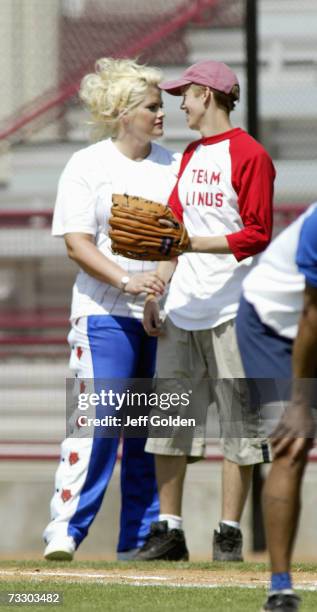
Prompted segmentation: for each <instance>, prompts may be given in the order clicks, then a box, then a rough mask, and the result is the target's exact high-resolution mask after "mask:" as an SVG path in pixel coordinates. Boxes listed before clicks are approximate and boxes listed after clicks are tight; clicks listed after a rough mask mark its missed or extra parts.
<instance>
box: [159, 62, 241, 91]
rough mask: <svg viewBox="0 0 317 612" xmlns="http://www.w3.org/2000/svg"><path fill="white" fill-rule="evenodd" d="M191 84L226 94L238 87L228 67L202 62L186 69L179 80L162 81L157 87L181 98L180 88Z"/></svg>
mask: <svg viewBox="0 0 317 612" xmlns="http://www.w3.org/2000/svg"><path fill="white" fill-rule="evenodd" d="M191 83H194V84H195V85H206V86H207V87H212V88H213V89H217V90H218V91H222V92H223V93H226V94H228V93H230V92H231V90H232V87H233V86H234V85H239V81H238V78H237V76H236V75H235V73H234V72H233V70H231V68H229V66H227V65H226V64H223V63H222V62H213V61H212V60H204V61H202V62H197V64H193V65H192V66H190V67H189V68H187V69H186V70H185V71H184V72H183V74H182V76H181V77H180V78H179V79H176V80H175V81H163V83H160V85H159V87H160V88H161V89H164V91H167V93H170V94H172V96H181V95H182V91H181V89H182V87H184V86H185V85H190V84H191Z"/></svg>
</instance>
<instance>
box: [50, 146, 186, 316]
mask: <svg viewBox="0 0 317 612" xmlns="http://www.w3.org/2000/svg"><path fill="white" fill-rule="evenodd" d="M180 157H181V156H180V155H179V154H177V153H172V152H171V151H168V150H167V149H165V148H164V147H161V146H159V145H157V144H156V143H152V150H151V153H150V155H149V156H148V157H147V158H146V159H144V160H142V161H134V160H131V159H129V158H128V157H126V156H125V155H123V154H122V153H120V151H119V150H118V149H117V147H116V146H115V144H114V143H113V142H112V140H111V139H107V140H103V141H101V142H98V143H96V144H93V145H91V146H89V147H86V148H85V149H81V150H80V151H78V152H77V153H75V154H74V155H73V156H72V158H71V159H70V161H69V162H68V164H67V165H66V167H65V169H64V171H63V173H62V175H61V178H60V181H59V186H58V193H57V199H56V205H55V210H54V217H53V229H52V233H53V235H54V236H64V234H66V233H70V232H81V233H85V234H91V235H93V236H95V237H96V246H97V248H98V250H100V251H101V252H102V253H103V254H104V255H105V256H106V257H108V258H109V259H110V260H112V261H115V262H116V263H118V264H119V265H120V266H121V267H122V268H123V269H124V270H125V272H126V273H127V274H133V273H136V272H144V271H148V270H152V269H154V268H155V267H156V264H155V262H146V261H135V260H132V259H126V258H125V257H121V256H120V255H114V254H113V253H112V251H111V241H110V238H109V236H108V229H109V226H108V219H109V216H110V208H111V205H112V200H111V197H112V194H113V193H121V194H122V193H126V194H129V195H135V196H141V197H144V198H147V199H150V200H154V201H156V202H160V203H161V204H167V201H168V197H169V195H170V193H171V191H172V189H173V187H174V185H175V181H176V177H177V172H178V169H179V163H180ZM143 302H144V296H143V295H139V296H132V295H129V294H126V293H123V292H122V291H120V290H119V289H116V288H115V287H113V286H112V285H110V284H105V283H103V282H101V281H98V280H97V279H95V278H93V277H92V276H90V275H89V274H87V273H86V272H84V271H83V270H80V271H79V273H78V275H77V278H76V282H75V285H74V288H73V300H72V309H71V319H72V320H74V319H77V318H78V317H81V316H86V315H87V316H88V315H100V314H112V315H114V316H126V317H127V316H132V317H135V318H137V319H141V317H142V314H143Z"/></svg>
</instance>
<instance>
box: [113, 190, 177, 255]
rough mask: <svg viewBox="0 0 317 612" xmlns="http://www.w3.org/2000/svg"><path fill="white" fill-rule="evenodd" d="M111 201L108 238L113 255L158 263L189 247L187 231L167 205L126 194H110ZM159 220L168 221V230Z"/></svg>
mask: <svg viewBox="0 0 317 612" xmlns="http://www.w3.org/2000/svg"><path fill="white" fill-rule="evenodd" d="M112 202H113V205H112V208H111V213H112V216H111V217H110V219H109V225H110V226H111V228H112V229H111V230H110V231H109V236H110V238H111V247H112V251H113V253H116V254H118V255H123V256H124V257H128V258H129V259H147V260H148V261H161V260H168V259H173V257H177V256H178V255H181V254H182V253H183V252H184V251H185V250H186V249H187V248H188V246H189V237H188V234H187V230H186V229H185V227H184V225H183V224H182V223H180V222H179V221H178V220H177V219H176V217H175V216H174V214H173V213H172V211H171V209H170V208H168V207H167V206H164V205H163V204H158V203H157V202H152V201H151V200H145V199H144V198H138V197H135V196H129V195H126V194H124V195H119V194H113V196H112ZM159 219H165V220H167V221H169V224H170V225H171V227H166V226H165V225H161V224H160V222H159Z"/></svg>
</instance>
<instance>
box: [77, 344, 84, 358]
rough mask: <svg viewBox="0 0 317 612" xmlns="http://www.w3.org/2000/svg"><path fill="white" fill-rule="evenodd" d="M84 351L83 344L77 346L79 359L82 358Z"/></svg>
mask: <svg viewBox="0 0 317 612" xmlns="http://www.w3.org/2000/svg"><path fill="white" fill-rule="evenodd" d="M83 352H84V351H83V349H82V348H81V346H77V348H76V354H77V357H78V359H80V358H81V356H82V354H83Z"/></svg>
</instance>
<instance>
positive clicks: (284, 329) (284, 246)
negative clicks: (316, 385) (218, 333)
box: [243, 204, 317, 339]
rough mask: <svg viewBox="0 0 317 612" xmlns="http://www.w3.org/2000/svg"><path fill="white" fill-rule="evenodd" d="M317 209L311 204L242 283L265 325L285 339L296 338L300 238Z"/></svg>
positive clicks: (301, 285)
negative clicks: (304, 225) (297, 256)
mask: <svg viewBox="0 0 317 612" xmlns="http://www.w3.org/2000/svg"><path fill="white" fill-rule="evenodd" d="M316 207H317V204H312V205H311V206H310V207H309V208H308V209H307V211H305V213H304V214H302V215H301V216H300V217H299V218H298V219H296V221H294V222H293V223H292V224H291V225H290V226H289V227H287V228H286V229H285V230H284V231H283V232H282V233H281V234H279V235H278V236H277V237H276V238H275V240H273V242H272V243H271V244H270V246H269V247H268V248H267V249H266V251H265V252H264V253H263V255H261V257H260V259H259V263H258V265H257V266H256V267H255V268H254V269H253V270H252V271H251V272H250V274H248V276H247V277H246V278H245V280H244V282H243V295H244V297H245V298H246V300H247V301H248V302H249V303H250V304H252V305H253V306H254V308H255V310H256V312H257V314H258V316H259V318H260V319H261V321H262V323H264V324H265V325H268V326H269V327H271V328H272V329H274V331H276V332H277V333H278V334H279V335H281V336H284V337H286V338H291V339H294V338H295V336H296V333H297V326H298V319H299V316H300V313H301V312H302V307H303V292H304V288H305V277H304V275H303V274H302V273H301V272H299V270H298V267H297V265H296V253H297V248H298V242H299V236H300V232H301V229H302V226H303V223H304V221H305V219H306V218H307V217H308V216H309V215H311V214H312V212H313V211H314V210H315V209H316Z"/></svg>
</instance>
